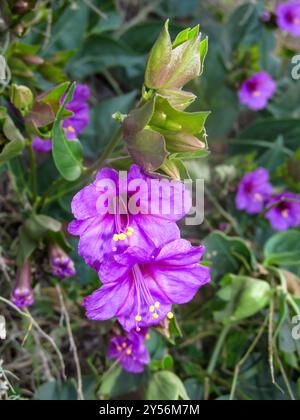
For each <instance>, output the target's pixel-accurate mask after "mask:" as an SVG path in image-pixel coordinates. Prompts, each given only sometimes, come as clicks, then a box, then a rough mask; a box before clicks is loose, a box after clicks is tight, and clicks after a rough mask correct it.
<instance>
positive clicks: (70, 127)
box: [32, 84, 90, 153]
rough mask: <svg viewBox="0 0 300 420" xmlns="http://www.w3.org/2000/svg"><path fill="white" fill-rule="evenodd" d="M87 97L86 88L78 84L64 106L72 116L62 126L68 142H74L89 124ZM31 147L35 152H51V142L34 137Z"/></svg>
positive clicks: (87, 91)
mask: <svg viewBox="0 0 300 420" xmlns="http://www.w3.org/2000/svg"><path fill="white" fill-rule="evenodd" d="M89 96H90V91H89V88H88V86H86V85H80V84H78V85H77V86H76V88H75V91H74V97H73V99H72V100H71V101H70V102H69V103H68V104H67V106H66V109H67V110H68V111H71V112H73V115H72V116H71V117H69V118H67V119H65V120H64V121H63V124H62V127H63V129H64V131H65V134H66V137H67V139H68V140H76V139H77V137H78V135H79V134H80V133H82V132H83V131H84V129H85V128H86V127H87V125H88V123H89V106H88V99H89ZM63 99H64V98H62V101H63ZM32 147H33V149H34V150H35V151H36V152H39V153H48V152H50V151H51V150H52V140H43V139H41V138H40V137H36V138H35V139H34V140H33V142H32Z"/></svg>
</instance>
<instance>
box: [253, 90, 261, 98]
mask: <svg viewBox="0 0 300 420" xmlns="http://www.w3.org/2000/svg"><path fill="white" fill-rule="evenodd" d="M260 95H261V91H260V90H256V91H255V92H253V96H254V97H255V98H257V97H258V96H260Z"/></svg>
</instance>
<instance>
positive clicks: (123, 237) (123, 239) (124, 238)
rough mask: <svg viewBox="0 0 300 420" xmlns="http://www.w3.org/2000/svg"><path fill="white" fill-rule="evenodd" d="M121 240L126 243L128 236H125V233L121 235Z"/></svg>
mask: <svg viewBox="0 0 300 420" xmlns="http://www.w3.org/2000/svg"><path fill="white" fill-rule="evenodd" d="M119 240H120V241H125V240H126V235H125V233H121V234H120V235H119Z"/></svg>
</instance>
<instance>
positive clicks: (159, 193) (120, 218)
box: [69, 165, 191, 271]
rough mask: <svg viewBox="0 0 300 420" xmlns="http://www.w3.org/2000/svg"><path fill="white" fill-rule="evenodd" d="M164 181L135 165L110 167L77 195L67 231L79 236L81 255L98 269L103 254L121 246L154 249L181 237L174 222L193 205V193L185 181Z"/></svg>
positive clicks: (103, 256) (99, 173)
mask: <svg viewBox="0 0 300 420" xmlns="http://www.w3.org/2000/svg"><path fill="white" fill-rule="evenodd" d="M164 181H165V183H164V182H163V181H160V180H159V179H154V178H150V177H149V176H147V175H146V174H145V173H144V172H143V170H142V168H140V167H139V166H137V165H133V166H132V167H131V168H130V170H129V172H128V174H126V175H125V174H124V176H123V175H122V174H120V175H119V174H118V172H116V171H114V170H112V169H109V168H106V169H102V170H101V171H100V172H98V174H97V176H96V180H95V181H94V182H93V183H92V184H91V185H89V186H87V187H85V188H83V189H82V190H81V191H80V192H79V193H78V194H77V195H76V196H75V197H74V199H73V202H72V212H73V214H74V216H75V218H76V219H77V220H75V221H73V222H72V223H71V224H70V225H69V232H70V233H71V234H72V235H76V236H80V241H79V248H78V249H79V255H81V256H82V257H83V258H84V259H85V261H86V263H87V264H89V265H91V266H92V267H93V268H95V269H96V270H97V271H98V270H99V267H100V265H101V263H102V262H103V259H104V258H105V256H107V255H109V254H110V253H112V252H116V251H117V250H118V249H119V248H122V249H123V248H126V247H128V246H142V247H145V248H147V247H149V248H150V249H153V248H155V247H156V246H158V245H160V244H161V243H164V242H166V240H170V241H171V240H173V239H178V238H180V232H179V229H178V226H177V225H176V223H175V222H176V221H177V220H180V219H181V218H182V217H184V216H185V215H186V214H187V212H188V211H189V210H190V206H191V200H190V195H189V194H188V192H187V191H186V190H185V188H184V185H183V184H182V183H181V182H175V181H173V182H172V183H170V182H169V181H167V180H164ZM160 187H161V188H160ZM166 238H167V239H166Z"/></svg>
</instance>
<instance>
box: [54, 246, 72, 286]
mask: <svg viewBox="0 0 300 420" xmlns="http://www.w3.org/2000/svg"><path fill="white" fill-rule="evenodd" d="M49 253H50V265H51V268H52V274H53V276H55V277H59V278H61V279H66V278H69V277H73V276H75V275H76V270H75V265H74V262H73V261H72V259H71V258H70V257H69V255H68V254H66V253H65V251H64V250H62V249H61V248H60V247H58V246H57V245H51V246H50V251H49Z"/></svg>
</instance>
